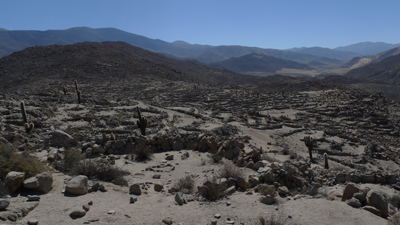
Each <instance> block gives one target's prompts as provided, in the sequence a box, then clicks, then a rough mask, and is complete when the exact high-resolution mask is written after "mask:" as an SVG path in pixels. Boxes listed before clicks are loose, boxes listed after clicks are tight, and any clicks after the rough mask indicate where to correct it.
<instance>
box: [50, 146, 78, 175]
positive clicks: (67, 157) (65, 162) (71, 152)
mask: <svg viewBox="0 0 400 225" xmlns="http://www.w3.org/2000/svg"><path fill="white" fill-rule="evenodd" d="M84 158H85V157H84V155H82V154H81V151H80V150H78V149H77V148H73V147H72V148H68V149H67V150H65V152H64V158H63V159H62V160H60V161H58V162H56V163H55V167H56V169H57V170H59V171H61V172H71V171H72V170H73V169H74V168H75V167H76V166H77V165H78V163H79V161H81V160H82V159H84Z"/></svg>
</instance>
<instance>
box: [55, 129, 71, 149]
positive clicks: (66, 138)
mask: <svg viewBox="0 0 400 225" xmlns="http://www.w3.org/2000/svg"><path fill="white" fill-rule="evenodd" d="M76 145H77V141H76V140H75V139H74V138H73V137H72V136H71V135H69V134H67V133H65V132H63V131H61V130H55V131H54V133H53V135H52V136H51V146H53V147H64V148H66V149H67V148H70V147H74V146H76Z"/></svg>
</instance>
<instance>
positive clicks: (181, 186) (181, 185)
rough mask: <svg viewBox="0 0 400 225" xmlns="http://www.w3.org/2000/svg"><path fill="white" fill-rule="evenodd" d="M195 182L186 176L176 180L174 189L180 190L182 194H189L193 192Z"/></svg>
mask: <svg viewBox="0 0 400 225" xmlns="http://www.w3.org/2000/svg"><path fill="white" fill-rule="evenodd" d="M194 184H195V181H194V179H193V177H192V176H190V175H186V176H185V177H182V178H180V179H179V180H178V182H177V183H176V184H175V185H174V188H176V189H178V190H180V191H181V192H182V193H184V194H190V193H192V191H193V188H194Z"/></svg>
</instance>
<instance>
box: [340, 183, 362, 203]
mask: <svg viewBox="0 0 400 225" xmlns="http://www.w3.org/2000/svg"><path fill="white" fill-rule="evenodd" d="M360 190H361V188H360V186H358V185H357V184H355V183H348V184H347V185H346V187H345V188H344V191H343V196H342V201H346V200H347V199H351V198H352V197H353V195H354V193H357V192H359V191H360Z"/></svg>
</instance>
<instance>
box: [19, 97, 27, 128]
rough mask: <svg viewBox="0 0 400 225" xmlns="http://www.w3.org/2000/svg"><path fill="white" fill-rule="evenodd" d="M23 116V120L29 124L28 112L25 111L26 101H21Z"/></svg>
mask: <svg viewBox="0 0 400 225" xmlns="http://www.w3.org/2000/svg"><path fill="white" fill-rule="evenodd" d="M20 105H21V114H22V119H23V120H24V123H28V117H27V116H26V110H25V103H24V101H21V104H20Z"/></svg>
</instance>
